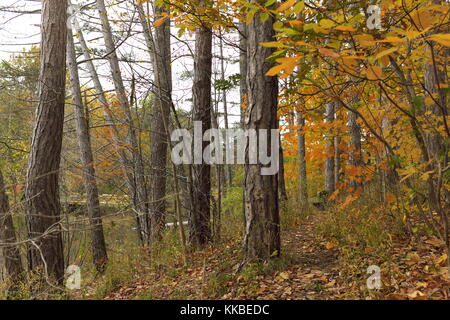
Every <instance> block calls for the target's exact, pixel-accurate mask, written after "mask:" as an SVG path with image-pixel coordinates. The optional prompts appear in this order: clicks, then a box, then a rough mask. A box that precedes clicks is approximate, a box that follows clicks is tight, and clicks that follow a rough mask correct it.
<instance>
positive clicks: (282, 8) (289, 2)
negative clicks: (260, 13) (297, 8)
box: [277, 0, 296, 12]
mask: <svg viewBox="0 0 450 320" xmlns="http://www.w3.org/2000/svg"><path fill="white" fill-rule="evenodd" d="M295 1H296V0H287V1H286V2H284V3H283V4H281V6H279V7H278V9H277V11H278V12H283V11H286V10H287V9H289V8H290V7H292V6H293V5H294V3H295Z"/></svg>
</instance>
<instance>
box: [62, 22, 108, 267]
mask: <svg viewBox="0 0 450 320" xmlns="http://www.w3.org/2000/svg"><path fill="white" fill-rule="evenodd" d="M67 64H68V67H69V74H70V88H71V91H72V100H73V101H72V104H73V107H74V114H75V120H76V124H77V136H78V145H79V147H80V158H81V163H82V166H83V182H84V187H85V189H86V204H87V213H88V216H89V220H90V230H91V241H92V248H91V249H92V257H93V262H94V264H95V266H96V267H97V270H99V271H103V269H104V266H105V264H106V262H107V260H108V256H107V253H106V243H105V236H104V234H103V223H102V214H101V210H100V201H99V198H98V188H97V181H96V178H95V167H94V156H93V154H92V147H91V137H90V136H89V128H88V123H87V120H86V117H85V114H84V107H83V99H82V97H81V90H80V79H79V75H78V66H77V61H76V53H75V44H74V41H73V34H72V29H70V28H69V29H68V39H67Z"/></svg>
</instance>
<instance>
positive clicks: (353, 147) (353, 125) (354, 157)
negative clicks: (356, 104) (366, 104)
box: [348, 112, 362, 190]
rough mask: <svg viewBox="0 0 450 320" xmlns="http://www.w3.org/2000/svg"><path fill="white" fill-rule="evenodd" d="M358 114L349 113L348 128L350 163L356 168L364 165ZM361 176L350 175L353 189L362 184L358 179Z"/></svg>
mask: <svg viewBox="0 0 450 320" xmlns="http://www.w3.org/2000/svg"><path fill="white" fill-rule="evenodd" d="M357 119H358V117H357V115H356V113H354V112H349V113H348V128H349V134H350V145H349V154H348V164H349V165H351V166H352V167H355V168H358V167H359V168H361V166H362V150H361V128H360V126H359V124H358V122H357ZM358 178H360V177H359V176H355V177H350V179H351V181H350V186H351V187H352V188H353V190H356V189H357V188H359V187H361V186H362V183H361V182H360V181H358Z"/></svg>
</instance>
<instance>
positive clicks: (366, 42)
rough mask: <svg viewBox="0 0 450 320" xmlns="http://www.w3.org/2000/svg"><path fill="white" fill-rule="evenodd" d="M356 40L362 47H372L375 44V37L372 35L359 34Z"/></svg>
mask: <svg viewBox="0 0 450 320" xmlns="http://www.w3.org/2000/svg"><path fill="white" fill-rule="evenodd" d="M355 39H356V40H357V41H358V42H359V44H360V45H361V47H363V48H365V47H370V46H371V45H374V44H375V41H374V39H373V36H372V35H370V34H359V35H356V36H355Z"/></svg>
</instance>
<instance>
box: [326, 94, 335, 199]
mask: <svg viewBox="0 0 450 320" xmlns="http://www.w3.org/2000/svg"><path fill="white" fill-rule="evenodd" d="M334 107H335V102H334V101H332V102H329V103H327V105H326V106H325V119H326V121H327V122H328V123H329V124H330V125H332V124H333V122H334ZM332 131H333V130H332V129H331V128H330V130H329V132H328V133H327V135H326V136H325V153H326V159H325V191H326V192H327V194H328V196H330V195H331V194H332V193H333V192H334V190H335V187H336V184H335V180H334V148H333V146H334V138H333V137H332Z"/></svg>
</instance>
